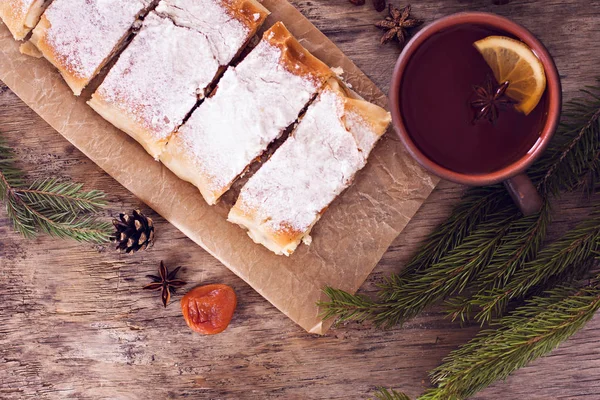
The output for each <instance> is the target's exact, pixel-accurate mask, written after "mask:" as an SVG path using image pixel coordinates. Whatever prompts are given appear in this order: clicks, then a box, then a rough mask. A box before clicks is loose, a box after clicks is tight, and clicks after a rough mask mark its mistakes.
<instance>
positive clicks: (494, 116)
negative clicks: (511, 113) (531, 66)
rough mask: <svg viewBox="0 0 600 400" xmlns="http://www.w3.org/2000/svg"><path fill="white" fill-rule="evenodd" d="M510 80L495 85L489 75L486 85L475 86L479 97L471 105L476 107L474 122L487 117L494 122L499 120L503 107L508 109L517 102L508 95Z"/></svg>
mask: <svg viewBox="0 0 600 400" xmlns="http://www.w3.org/2000/svg"><path fill="white" fill-rule="evenodd" d="M508 86H509V82H508V81H506V82H503V83H501V84H500V85H495V84H494V81H493V80H492V78H490V77H488V79H487V80H486V82H485V86H474V87H473V90H475V95H476V96H477V98H476V99H475V100H473V101H472V102H471V107H473V108H474V109H475V117H474V118H473V123H476V122H478V121H481V120H483V119H487V120H488V121H489V122H491V123H492V124H494V123H496V121H497V120H498V115H499V113H500V110H501V109H508V108H509V107H510V106H512V105H513V104H515V103H516V102H515V101H514V100H513V99H511V98H510V97H508V96H507V95H506V89H508Z"/></svg>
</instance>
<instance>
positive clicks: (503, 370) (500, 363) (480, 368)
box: [419, 280, 600, 400]
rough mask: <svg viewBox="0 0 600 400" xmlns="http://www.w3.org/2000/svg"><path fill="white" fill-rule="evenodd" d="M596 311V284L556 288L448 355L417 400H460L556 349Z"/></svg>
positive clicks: (599, 293) (599, 302)
mask: <svg viewBox="0 0 600 400" xmlns="http://www.w3.org/2000/svg"><path fill="white" fill-rule="evenodd" d="M599 309H600V285H598V281H597V280H595V281H594V282H592V284H591V285H589V286H588V287H584V288H581V289H576V288H574V287H558V288H555V289H552V290H549V291H547V292H546V293H544V295H543V296H538V297H534V298H532V299H531V300H529V301H528V302H527V303H526V304H525V305H523V306H521V307H519V308H517V309H516V310H515V311H514V312H512V313H511V314H509V315H507V316H506V317H504V318H502V319H500V320H499V321H498V322H497V323H495V324H494V325H493V326H494V327H495V329H494V330H492V329H488V330H484V331H482V332H480V333H479V335H478V336H476V337H475V338H474V339H472V340H471V341H470V342H468V343H467V344H465V345H463V346H461V347H460V348H459V349H458V350H455V351H453V352H452V353H450V355H449V356H448V357H447V358H446V359H445V360H444V362H443V364H442V365H441V366H439V367H438V368H436V369H435V370H433V371H432V373H431V377H432V382H433V383H434V384H436V385H437V387H436V388H435V389H431V390H429V391H427V392H426V393H425V394H424V395H423V396H422V397H420V398H419V399H421V400H433V399H436V400H437V399H439V400H441V399H449V398H456V399H464V398H467V397H469V396H472V395H473V394H474V393H476V392H478V391H479V390H481V389H483V388H485V387H486V386H488V385H490V384H491V383H493V382H495V381H497V380H502V379H505V378H506V377H508V375H510V374H511V373H512V372H514V371H515V370H517V369H519V368H521V367H523V366H525V365H526V364H528V363H529V362H531V361H532V360H534V359H536V358H538V357H541V356H543V355H545V354H547V353H548V352H550V351H552V350H553V349H554V348H556V347H557V346H558V345H559V344H560V343H562V342H563V341H564V340H566V339H568V338H569V337H570V336H572V335H573V334H574V333H575V332H577V331H578V330H579V329H581V328H582V327H583V326H584V325H585V324H586V323H587V322H588V321H589V320H590V319H591V318H592V317H593V316H594V314H595V313H596V311H598V310H599Z"/></svg>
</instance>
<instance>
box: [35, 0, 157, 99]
mask: <svg viewBox="0 0 600 400" xmlns="http://www.w3.org/2000/svg"><path fill="white" fill-rule="evenodd" d="M150 3H151V1H150V0H54V1H53V2H52V4H51V5H50V6H49V7H48V8H47V9H46V11H45V12H44V14H43V15H42V17H41V19H40V22H39V24H38V25H37V26H36V27H35V29H34V30H33V34H32V36H31V42H32V43H33V44H34V45H35V46H36V47H37V48H38V49H39V50H40V52H41V53H42V54H43V56H44V57H45V58H46V59H47V60H48V61H50V62H51V63H52V64H53V65H54V66H55V67H56V68H58V70H59V71H60V73H61V74H62V76H63V78H64V79H65V81H66V82H67V84H68V85H69V86H70V87H71V89H72V90H73V93H75V95H77V96H78V95H80V94H81V91H82V90H83V88H84V87H85V86H86V85H87V84H88V83H89V82H90V81H91V80H92V78H94V76H96V74H98V72H99V71H100V70H101V69H102V67H104V65H106V63H107V62H108V61H109V60H110V59H111V57H112V55H113V54H114V53H115V52H116V51H117V50H118V49H119V47H120V45H121V44H122V42H123V41H124V40H125V39H126V38H127V35H128V34H129V32H130V29H131V27H132V25H133V24H134V23H135V22H136V20H137V19H138V17H139V16H140V15H141V14H142V13H143V12H144V11H145V9H146V8H147V7H148V6H149V4H150Z"/></svg>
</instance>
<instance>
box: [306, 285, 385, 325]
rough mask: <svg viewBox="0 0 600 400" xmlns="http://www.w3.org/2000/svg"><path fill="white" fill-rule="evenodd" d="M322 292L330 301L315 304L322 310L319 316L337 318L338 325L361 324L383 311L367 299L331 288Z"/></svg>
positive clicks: (382, 308) (326, 288)
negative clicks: (344, 323)
mask: <svg viewBox="0 0 600 400" xmlns="http://www.w3.org/2000/svg"><path fill="white" fill-rule="evenodd" d="M323 292H324V293H325V294H326V295H327V297H329V299H330V302H319V303H317V305H318V306H319V307H322V308H324V311H323V313H322V314H321V317H322V318H323V319H329V318H333V317H337V322H338V323H339V322H343V321H349V320H354V321H359V322H363V321H365V320H368V319H372V318H373V316H374V315H377V313H378V312H381V311H382V310H384V309H385V307H383V306H382V307H380V305H379V304H377V303H375V302H374V301H373V300H371V299H369V298H368V297H365V296H362V295H358V294H356V295H353V294H350V293H347V292H345V291H343V290H340V289H335V288H332V287H331V286H327V287H325V288H324V289H323Z"/></svg>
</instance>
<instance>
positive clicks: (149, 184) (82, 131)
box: [0, 0, 438, 334]
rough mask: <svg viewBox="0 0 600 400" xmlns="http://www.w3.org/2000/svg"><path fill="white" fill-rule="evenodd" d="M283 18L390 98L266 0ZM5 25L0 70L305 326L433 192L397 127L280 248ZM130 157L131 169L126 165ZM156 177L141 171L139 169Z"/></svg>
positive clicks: (357, 280) (311, 327)
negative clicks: (210, 201) (115, 121)
mask: <svg viewBox="0 0 600 400" xmlns="http://www.w3.org/2000/svg"><path fill="white" fill-rule="evenodd" d="M263 4H264V5H265V6H266V7H267V8H268V9H269V10H270V11H271V12H272V14H271V16H270V17H269V19H268V20H267V22H266V24H265V28H266V27H268V26H270V25H271V24H272V23H274V22H275V21H277V20H281V21H283V22H284V23H285V25H286V26H287V27H288V29H289V30H290V31H291V32H292V33H293V34H294V35H295V36H296V37H297V38H298V39H299V40H300V42H301V43H302V44H303V45H304V46H305V47H306V48H307V49H308V50H310V51H311V52H312V53H313V54H315V55H316V56H317V57H319V58H320V59H321V60H323V61H324V62H326V63H327V64H328V65H329V66H331V67H342V68H343V69H344V71H345V73H344V78H345V79H346V81H347V82H349V83H350V84H351V85H352V87H353V89H354V90H355V91H356V92H357V93H358V94H360V95H361V96H362V97H364V98H366V99H367V100H369V101H372V102H374V103H376V104H379V105H381V106H383V107H385V106H386V105H387V99H386V96H385V95H384V94H383V93H382V92H381V91H380V90H379V89H378V88H377V87H376V86H375V85H374V84H373V82H371V81H370V80H369V79H368V78H367V77H366V76H365V75H364V74H363V73H362V72H361V71H360V70H359V69H358V68H357V67H356V66H355V65H354V64H353V63H352V62H351V61H350V60H349V59H348V58H347V57H346V56H344V54H343V53H342V52H341V51H340V50H339V49H338V48H337V47H336V46H335V45H334V44H333V43H332V42H331V41H329V40H328V39H327V37H326V36H325V35H323V34H322V33H321V32H320V31H319V30H318V29H317V28H315V27H314V26H313V25H312V24H311V23H310V22H309V21H308V20H307V19H306V18H305V17H304V16H302V14H301V13H300V12H299V11H297V10H296V9H295V8H294V7H293V6H292V5H291V4H290V3H288V2H287V1H286V0H264V1H263ZM18 48H19V43H17V42H16V41H14V40H13V39H12V37H11V35H10V34H9V32H8V29H7V28H6V27H5V26H0V79H1V80H2V81H3V82H4V83H5V84H6V85H7V86H8V87H9V88H10V89H11V90H12V91H13V92H15V93H16V94H17V95H18V96H19V97H20V98H21V99H22V100H23V101H24V102H25V103H26V104H27V105H29V106H30V107H31V108H32V109H33V110H34V111H35V112H37V113H38V114H39V115H40V116H41V117H42V118H43V119H44V120H46V121H47V122H48V123H49V124H50V125H51V126H52V127H53V128H54V129H56V130H57V131H58V132H60V133H61V134H62V135H63V136H64V137H65V138H66V139H67V140H69V141H70V142H71V143H72V144H73V145H75V146H76V147H77V148H78V149H80V150H81V151H82V152H83V153H84V154H85V155H86V156H87V157H89V158H90V159H91V160H92V161H94V162H95V163H96V164H98V165H99V166H100V167H101V168H102V169H104V170H105V171H106V172H107V173H108V174H110V175H111V176H112V177H113V178H115V179H116V180H117V181H118V182H120V183H121V184H122V185H123V186H125V187H126V188H127V189H129V190H130V191H131V192H132V193H133V194H135V195H136V196H137V197H139V198H140V199H141V200H142V201H143V202H145V203H146V204H147V205H148V206H150V207H152V208H153V209H154V210H155V211H156V212H158V213H159V214H161V215H162V216H163V217H164V218H165V219H167V220H168V221H170V222H171V223H172V224H173V225H175V226H176V227H177V228H178V229H180V230H181V231H182V232H183V233H184V234H186V235H187V236H188V237H190V239H192V240H193V241H194V242H196V243H198V244H199V245H200V246H202V247H203V248H204V249H206V251H208V252H209V253H210V254H212V255H213V256H214V257H216V258H217V259H219V260H220V261H221V262H222V263H223V264H224V265H225V266H227V267H228V268H229V269H231V270H232V271H233V272H234V273H235V274H237V275H238V276H239V277H240V278H242V279H243V280H245V281H246V282H247V283H248V284H250V286H252V287H253V288H254V289H255V290H256V291H257V292H259V293H260V294H261V295H262V296H264V297H265V298H266V299H267V300H269V301H270V302H271V303H272V304H273V305H274V306H275V307H277V308H278V309H279V310H281V311H282V312H283V313H285V314H286V315H287V316H288V317H290V318H291V319H292V320H293V321H295V322H296V323H297V324H298V325H300V326H301V327H302V328H304V329H306V330H307V331H309V332H312V333H318V334H323V333H324V332H325V331H326V330H327V329H328V328H329V324H328V323H323V322H321V319H320V318H319V310H318V308H317V306H316V304H315V303H316V302H317V301H318V300H320V299H323V297H322V296H323V295H322V292H321V289H322V288H323V287H324V286H325V285H331V286H334V287H339V288H342V289H345V290H347V291H350V292H355V291H356V290H357V289H358V288H359V286H360V285H361V284H362V283H363V282H364V281H365V279H366V278H367V276H368V275H369V273H371V271H372V270H373V268H374V267H375V265H376V264H377V262H378V261H379V260H380V259H381V257H382V255H383V253H384V252H385V251H386V249H387V248H388V246H389V245H390V243H391V242H392V241H393V240H394V238H395V237H396V236H397V235H398V234H399V233H400V232H401V231H402V229H404V227H405V226H406V224H407V223H408V221H409V220H410V219H411V218H412V217H413V215H414V214H415V212H416V211H417V210H418V208H419V207H420V206H421V204H422V203H423V202H424V201H425V199H426V198H427V197H428V196H429V194H430V193H431V191H432V190H433V188H434V186H435V185H436V184H437V182H438V179H437V178H435V177H432V176H431V175H429V174H428V173H426V172H425V171H424V170H423V169H421V168H420V167H419V166H418V165H417V164H416V163H415V162H414V161H413V159H412V158H411V157H410V156H409V155H408V154H407V152H406V151H405V149H404V147H403V146H402V144H401V143H400V142H399V141H398V139H397V138H396V137H395V136H394V134H393V132H391V130H390V131H389V132H387V133H386V135H385V136H384V137H383V139H382V140H381V142H380V143H379V144H378V145H377V147H376V148H375V149H374V151H373V153H372V155H371V157H370V159H369V163H368V164H367V166H366V167H365V168H364V169H363V170H362V171H361V172H360V173H359V174H358V175H357V177H356V181H355V183H354V185H353V186H352V187H351V188H350V189H348V190H347V191H346V192H344V193H343V194H342V195H341V196H340V197H339V198H338V199H337V200H336V201H335V202H334V203H333V204H332V205H331V207H330V208H329V209H328V210H327V212H326V213H325V214H324V216H323V218H322V219H321V221H320V222H319V223H318V224H317V225H316V226H315V228H314V229H313V231H312V237H313V243H312V245H311V246H310V247H309V246H305V245H301V246H300V247H299V248H298V250H297V251H296V252H295V253H294V254H293V255H292V256H291V257H289V258H288V257H285V256H276V255H274V254H273V253H271V252H270V251H268V250H267V249H265V248H264V247H262V246H260V245H257V244H255V243H254V242H252V240H251V239H250V238H249V237H248V236H247V235H246V233H245V232H244V231H243V230H242V229H241V228H239V227H237V226H235V225H232V224H230V223H228V222H227V221H226V216H227V212H228V210H229V208H230V207H231V202H230V201H225V202H222V203H220V204H219V205H217V206H214V207H210V206H208V205H207V204H206V203H205V202H204V200H203V199H202V197H201V196H200V193H199V192H198V190H197V189H196V188H195V187H193V186H192V185H190V184H188V183H186V182H183V181H181V180H179V179H178V178H177V177H176V176H175V175H173V174H172V173H171V172H170V171H169V170H168V169H167V168H165V167H164V166H163V165H162V164H160V163H158V162H156V161H154V160H153V159H152V158H151V157H150V156H149V155H147V154H146V152H145V151H144V150H143V149H142V147H141V146H140V145H138V144H137V143H136V142H135V141H134V140H133V139H131V138H130V137H129V136H128V135H126V134H125V133H123V132H121V131H119V130H118V129H116V128H114V127H113V126H112V125H111V124H109V123H108V122H106V121H105V120H104V119H102V118H101V117H100V116H99V115H97V114H96V113H95V112H94V111H93V110H92V109H91V108H89V107H88V106H87V105H86V104H85V100H86V99H85V98H76V97H75V96H73V95H72V93H71V91H70V90H69V88H68V87H67V85H66V84H65V83H64V82H63V81H62V79H61V78H60V76H59V74H58V72H57V71H56V70H55V69H54V68H53V67H52V66H51V65H50V64H49V63H47V62H46V61H45V60H43V59H34V58H31V57H28V56H24V55H22V54H20V52H19V49H18ZM122 165H127V169H125V168H122ZM142 176H143V177H145V178H147V177H148V176H151V177H153V179H140V177H142Z"/></svg>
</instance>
